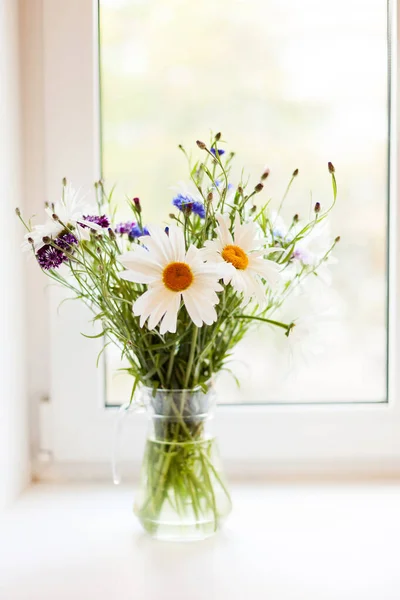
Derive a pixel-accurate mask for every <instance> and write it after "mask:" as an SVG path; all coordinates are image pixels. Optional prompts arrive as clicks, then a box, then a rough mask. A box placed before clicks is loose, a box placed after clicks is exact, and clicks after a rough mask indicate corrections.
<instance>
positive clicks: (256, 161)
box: [100, 0, 388, 404]
mask: <svg viewBox="0 0 400 600" xmlns="http://www.w3.org/2000/svg"><path fill="white" fill-rule="evenodd" d="M386 18H387V14H386V6H385V3H382V2H381V1H380V0H370V1H369V2H368V3H366V4H364V5H363V7H362V10H360V3H359V2H358V0H337V1H336V2H335V3H334V7H333V5H332V6H331V5H330V4H329V3H328V4H327V3H325V2H320V1H319V0H302V2H297V0H246V1H240V0H219V1H218V2H215V0H202V2H187V1H184V0H147V1H145V0H125V1H123V0H118V1H115V0H100V37H101V98H102V151H103V175H104V178H105V179H106V181H107V182H108V184H109V185H112V184H114V183H115V182H118V188H117V190H118V191H119V193H120V196H121V217H122V216H123V213H124V210H125V209H124V197H125V193H127V194H129V195H131V196H139V197H140V198H141V202H142V205H143V206H144V207H145V212H146V215H147V217H148V219H149V221H161V220H163V219H166V218H167V216H168V213H169V212H170V210H171V206H170V202H171V199H172V191H171V187H172V186H174V185H175V184H176V183H177V182H178V181H179V180H182V179H183V178H184V177H185V174H186V164H185V161H184V158H183V156H182V154H181V153H180V152H179V151H178V149H177V144H178V143H182V144H183V145H184V146H185V147H186V148H192V147H193V146H194V141H195V140H196V139H198V138H202V137H203V138H206V137H207V136H208V133H209V131H210V130H213V131H214V132H215V131H222V132H223V135H224V138H225V139H226V140H227V142H229V148H230V149H234V150H236V151H237V154H238V155H239V158H238V161H237V162H238V164H239V165H240V166H241V165H242V164H243V163H245V165H246V170H247V172H248V174H249V176H250V177H253V178H256V177H258V176H259V174H260V173H261V172H262V169H263V168H264V167H265V166H266V165H267V166H268V167H269V168H270V170H271V175H270V177H269V179H268V181H267V186H266V189H265V190H264V193H265V194H267V195H268V196H271V197H272V198H273V199H274V200H273V203H272V205H273V206H277V205H278V204H279V201H280V199H281V197H282V194H283V191H284V189H285V187H286V183H287V181H288V179H289V177H290V175H291V173H292V171H293V170H294V168H298V169H299V171H300V175H299V177H298V178H297V179H296V182H295V183H296V185H295V186H294V188H293V190H292V192H291V194H290V197H289V198H288V200H287V202H286V203H285V211H284V214H285V215H286V216H287V218H288V219H291V217H292V216H293V214H294V213H299V214H302V213H303V214H305V213H308V211H309V209H310V202H311V201H310V195H311V191H310V190H312V202H315V201H317V200H318V201H319V202H321V204H322V205H326V204H327V203H328V202H329V201H330V199H331V190H330V180H329V177H328V176H327V171H326V164H327V162H328V160H331V161H332V162H333V163H334V165H335V167H336V171H337V179H338V183H339V200H338V205H337V210H336V211H335V214H334V215H333V218H334V221H333V228H334V231H333V232H332V233H333V234H334V235H336V234H340V235H341V243H340V244H339V246H338V250H337V253H336V256H337V258H338V260H339V262H340V267H339V268H337V269H336V270H335V267H332V274H333V284H332V286H331V287H328V286H326V285H320V284H319V282H318V283H317V282H316V284H315V285H316V286H319V287H318V288H317V289H316V290H315V294H314V296H313V306H314V307H316V309H317V312H318V319H317V320H313V322H312V326H313V329H314V330H316V334H317V335H314V336H311V343H310V340H309V341H308V342H307V343H306V344H305V345H303V346H300V352H299V349H297V350H296V351H295V352H294V353H291V351H289V352H288V349H287V347H286V348H284V346H285V339H280V340H279V345H278V348H277V347H276V344H275V338H276V333H275V332H272V331H271V330H270V329H268V328H267V327H266V328H260V329H259V330H258V331H257V332H255V333H254V334H253V335H251V336H250V337H249V338H248V339H247V340H246V341H244V342H243V344H242V345H241V347H240V348H239V349H238V351H237V354H236V356H235V357H234V362H233V363H232V368H233V370H234V371H235V373H236V374H237V375H238V377H239V378H240V379H241V381H242V387H241V389H240V390H238V389H237V388H236V384H235V382H234V381H233V379H231V378H230V376H229V375H228V374H223V375H222V377H221V381H220V385H221V388H222V390H223V391H224V393H223V394H222V393H221V394H220V396H222V395H223V397H224V398H225V400H226V401H228V402H245V401H250V402H272V401H277V402H283V401H291V402H301V401H303V402H304V401H316V402H318V401H319V402H320V401H325V402H329V401H341V402H346V401H364V402H365V401H370V402H374V401H382V400H384V399H385V398H386V295H387V294H386V275H387V273H386V246H387V231H386V219H387V172H388V166H387V165H388V156H387V144H388V112H387V87H388V86H387V81H388V72H387V27H386ZM236 176H237V177H239V173H236ZM300 308H301V307H298V306H296V304H295V303H294V304H293V306H292V310H293V313H296V312H298V311H300ZM288 310H289V309H288ZM297 316H298V315H297V314H295V317H297ZM288 318H290V317H288ZM308 325H309V323H307V322H303V330H304V331H305V330H307V328H308ZM315 325H317V326H316V327H315ZM299 333H301V331H300V330H299ZM322 349H323V350H324V351H323V352H320V350H322ZM281 350H282V351H281ZM299 354H301V355H302V356H301V357H300V359H299V357H298V355H299ZM119 367H120V363H119V356H118V354H113V352H112V351H110V352H109V353H108V372H109V377H108V402H109V403H111V404H114V403H116V404H118V403H121V402H124V401H125V400H126V398H127V397H129V391H130V380H129V378H128V377H127V376H124V375H116V376H114V375H113V374H112V373H113V371H114V370H115V369H116V368H119ZM289 371H290V372H291V374H289Z"/></svg>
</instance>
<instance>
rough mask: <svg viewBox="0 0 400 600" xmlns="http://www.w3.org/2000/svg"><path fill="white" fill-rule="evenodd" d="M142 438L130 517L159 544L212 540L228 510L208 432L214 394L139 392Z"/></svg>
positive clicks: (215, 449)
mask: <svg viewBox="0 0 400 600" xmlns="http://www.w3.org/2000/svg"><path fill="white" fill-rule="evenodd" d="M141 401H142V404H144V406H145V407H146V411H147V415H148V435H147V439H146V446H145V451H144V457H143V462H142V469H141V478H140V485H139V489H138V492H137V494H136V498H135V503H134V512H135V514H136V515H137V517H138V519H139V521H140V523H141V524H142V526H143V527H144V529H145V530H146V531H147V532H148V533H149V534H150V535H151V536H153V537H155V538H157V539H161V540H171V541H172V540H176V541H184V540H202V539H205V538H207V537H209V536H211V535H213V534H214V533H215V532H216V531H217V530H218V529H219V528H220V527H221V526H222V524H223V522H224V520H225V519H226V517H227V516H228V515H229V513H230V511H231V508H232V505H231V499H230V495H229V491H228V489H227V486H226V482H225V478H224V475H223V472H222V469H221V461H220V456H219V452H218V447H217V442H216V439H215V436H214V434H213V431H212V421H213V419H212V417H213V409H214V405H215V392H214V391H213V390H212V389H210V390H209V391H208V392H203V390H202V389H200V388H198V389H194V390H153V389H151V388H142V391H141Z"/></svg>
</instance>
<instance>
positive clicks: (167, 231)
mask: <svg viewBox="0 0 400 600" xmlns="http://www.w3.org/2000/svg"><path fill="white" fill-rule="evenodd" d="M164 231H165V233H166V234H167V235H169V227H168V226H167V227H166V228H165V229H164Z"/></svg>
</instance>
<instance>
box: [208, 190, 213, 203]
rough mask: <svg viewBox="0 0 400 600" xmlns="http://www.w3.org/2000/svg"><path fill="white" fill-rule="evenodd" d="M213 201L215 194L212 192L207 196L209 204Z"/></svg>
mask: <svg viewBox="0 0 400 600" xmlns="http://www.w3.org/2000/svg"><path fill="white" fill-rule="evenodd" d="M212 199H213V193H212V192H208V194H207V202H212Z"/></svg>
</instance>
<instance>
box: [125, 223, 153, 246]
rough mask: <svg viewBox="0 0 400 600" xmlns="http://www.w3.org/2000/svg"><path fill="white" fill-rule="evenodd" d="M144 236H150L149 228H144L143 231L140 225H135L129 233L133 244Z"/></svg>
mask: <svg viewBox="0 0 400 600" xmlns="http://www.w3.org/2000/svg"><path fill="white" fill-rule="evenodd" d="M142 235H150V232H149V230H148V229H147V227H143V229H142V228H141V227H140V225H139V224H138V223H135V224H134V225H133V226H132V227H131V229H130V230H129V232H128V238H129V239H130V240H131V242H132V241H133V240H134V239H136V238H138V237H141V236H142Z"/></svg>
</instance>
